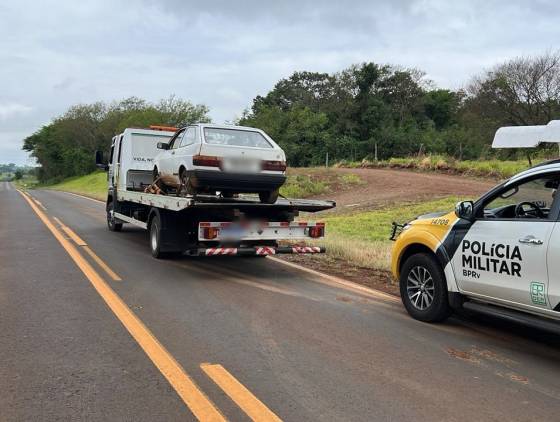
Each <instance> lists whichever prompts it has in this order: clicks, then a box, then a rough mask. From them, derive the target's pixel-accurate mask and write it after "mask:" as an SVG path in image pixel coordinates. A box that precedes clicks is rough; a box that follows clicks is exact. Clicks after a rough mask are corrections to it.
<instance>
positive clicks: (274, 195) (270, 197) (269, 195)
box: [259, 189, 280, 204]
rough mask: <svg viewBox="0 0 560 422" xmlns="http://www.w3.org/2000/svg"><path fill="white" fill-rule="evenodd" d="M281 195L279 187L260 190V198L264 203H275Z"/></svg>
mask: <svg viewBox="0 0 560 422" xmlns="http://www.w3.org/2000/svg"><path fill="white" fill-rule="evenodd" d="M279 195H280V192H279V190H278V189H275V190H271V191H267V192H259V199H260V201H261V202H262V203H263V204H274V203H276V201H277V200H278V196H279Z"/></svg>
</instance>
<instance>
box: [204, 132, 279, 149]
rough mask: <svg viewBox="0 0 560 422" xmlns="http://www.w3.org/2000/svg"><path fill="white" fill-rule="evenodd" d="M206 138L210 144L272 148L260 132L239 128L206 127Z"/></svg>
mask: <svg viewBox="0 0 560 422" xmlns="http://www.w3.org/2000/svg"><path fill="white" fill-rule="evenodd" d="M204 140H205V141H206V143H207V144H210V145H232V146H236V147H249V148H272V145H271V144H270V142H268V141H267V140H266V138H265V137H264V136H262V135H261V134H260V133H259V132H253V131H250V130H239V129H218V128H212V127H205V128H204Z"/></svg>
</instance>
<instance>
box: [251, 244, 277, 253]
mask: <svg viewBox="0 0 560 422" xmlns="http://www.w3.org/2000/svg"><path fill="white" fill-rule="evenodd" d="M275 253H276V249H274V248H271V247H270V246H260V247H258V248H257V251H256V254H257V255H274V254H275Z"/></svg>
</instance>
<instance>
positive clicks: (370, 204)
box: [281, 169, 498, 295]
mask: <svg viewBox="0 0 560 422" xmlns="http://www.w3.org/2000/svg"><path fill="white" fill-rule="evenodd" d="M310 171H313V172H314V173H315V174H314V177H316V176H319V175H318V174H317V173H316V172H323V171H324V172H327V171H328V172H339V173H340V174H344V173H353V174H356V175H358V176H359V177H360V178H361V179H362V180H363V182H364V183H362V184H359V185H355V186H351V187H348V186H336V185H335V186H333V189H332V191H331V192H328V193H324V194H322V195H320V196H318V197H317V198H318V199H332V200H335V201H336V203H337V207H336V208H335V209H334V210H330V211H326V212H327V213H331V212H332V213H337V214H338V213H347V212H352V213H354V212H356V211H367V210H372V209H377V208H382V207H385V206H388V205H389V206H390V205H395V204H398V203H402V202H419V201H422V200H433V199H438V198H442V197H447V196H465V197H472V198H473V199H476V198H478V197H479V196H480V195H481V194H483V193H485V192H487V191H488V190H489V189H490V188H492V187H493V186H495V185H496V184H497V183H498V181H492V180H484V179H472V178H466V177H464V176H452V175H445V174H437V173H420V172H413V171H407V170H390V169H329V170H322V169H312V170H309V169H296V171H295V173H296V174H297V173H306V172H310ZM281 258H282V259H285V260H287V261H291V262H294V263H297V264H300V265H304V266H307V267H310V268H313V269H316V270H318V271H323V272H326V273H328V274H332V275H335V276H338V277H342V278H345V279H347V280H351V281H354V282H355V283H358V284H362V285H365V286H367V287H371V288H374V289H377V290H382V291H385V292H387V293H391V294H394V295H399V289H398V284H397V283H396V281H395V280H393V279H392V276H391V274H390V273H389V272H388V271H384V270H374V269H370V268H363V267H359V266H356V265H353V264H352V263H351V262H346V261H344V260H341V259H337V258H334V257H332V256H329V254H328V252H327V253H326V254H321V255H285V256H282V257H281Z"/></svg>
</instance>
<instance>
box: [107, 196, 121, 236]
mask: <svg viewBox="0 0 560 422" xmlns="http://www.w3.org/2000/svg"><path fill="white" fill-rule="evenodd" d="M107 227H109V230H111V231H112V232H120V231H121V230H122V227H123V223H119V222H118V221H117V219H116V218H115V203H114V202H113V201H111V202H109V203H108V204H107Z"/></svg>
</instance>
